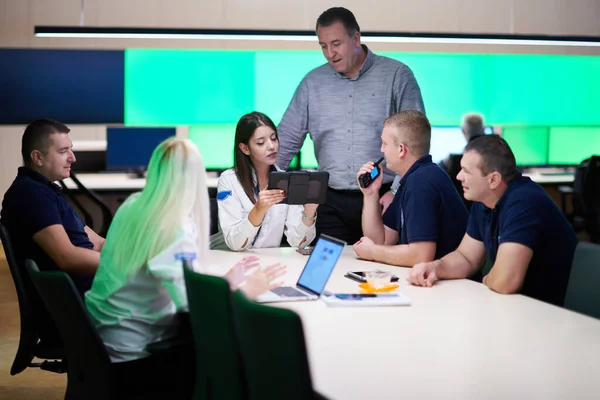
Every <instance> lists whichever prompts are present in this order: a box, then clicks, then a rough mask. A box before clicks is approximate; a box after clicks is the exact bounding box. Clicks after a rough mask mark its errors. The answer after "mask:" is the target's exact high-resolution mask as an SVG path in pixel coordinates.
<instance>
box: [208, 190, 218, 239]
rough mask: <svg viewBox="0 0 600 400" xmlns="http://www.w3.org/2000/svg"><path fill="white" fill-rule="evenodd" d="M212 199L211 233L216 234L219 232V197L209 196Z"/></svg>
mask: <svg viewBox="0 0 600 400" xmlns="http://www.w3.org/2000/svg"><path fill="white" fill-rule="evenodd" d="M209 201H210V234H211V235H214V234H215V233H217V232H219V205H218V204H217V199H216V198H214V197H210V198H209Z"/></svg>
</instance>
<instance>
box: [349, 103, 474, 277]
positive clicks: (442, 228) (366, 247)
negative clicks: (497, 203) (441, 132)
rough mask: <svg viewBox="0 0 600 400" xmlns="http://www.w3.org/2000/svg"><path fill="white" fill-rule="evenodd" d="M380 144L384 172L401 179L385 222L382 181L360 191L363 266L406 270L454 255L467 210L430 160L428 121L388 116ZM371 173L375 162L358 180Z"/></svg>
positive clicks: (409, 113) (412, 115) (407, 114)
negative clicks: (370, 263)
mask: <svg viewBox="0 0 600 400" xmlns="http://www.w3.org/2000/svg"><path fill="white" fill-rule="evenodd" d="M381 141H382V144H381V152H382V153H383V154H384V157H385V161H386V164H387V168H388V169H389V170H391V171H393V172H396V173H398V174H399V175H401V176H402V179H401V181H400V187H399V189H398V192H397V193H396V196H395V197H394V200H393V202H392V203H391V204H390V206H389V207H388V209H387V210H386V212H385V213H384V214H383V216H382V215H381V206H380V204H379V189H380V188H381V184H382V182H383V178H382V175H381V174H380V175H379V176H377V177H376V178H375V179H374V180H373V181H372V182H371V183H370V184H369V185H368V186H367V187H362V186H361V187H360V190H361V192H362V194H363V197H364V200H363V209H362V229H363V232H364V236H363V237H362V238H361V240H359V241H358V242H357V243H356V244H355V245H354V251H355V252H356V254H357V255H358V256H359V257H361V258H363V259H365V260H372V261H378V262H383V263H386V264H392V265H399V266H410V267H412V266H413V265H415V264H417V263H419V262H424V261H432V260H434V259H436V258H438V255H439V256H441V257H443V255H446V254H448V253H450V252H452V251H454V250H455V249H456V248H457V247H458V245H459V243H460V240H461V238H462V236H463V235H464V233H465V231H466V228H467V218H468V214H467V209H466V208H465V205H464V204H463V202H462V200H461V198H460V196H459V194H458V192H457V191H456V189H455V187H454V185H453V184H452V181H451V180H450V177H448V175H447V174H446V173H445V172H444V171H443V170H442V169H441V168H440V167H439V166H438V165H437V164H434V163H433V162H432V160H431V156H430V155H429V148H430V141H431V125H430V124H429V121H428V119H427V117H426V116H425V115H424V114H423V113H421V112H419V111H416V110H406V111H400V112H398V113H396V114H394V115H392V116H391V117H389V118H387V119H386V120H385V122H384V127H383V132H382V134H381ZM374 168H375V166H374V163H373V162H368V163H366V164H365V165H363V166H362V167H361V169H360V170H359V171H358V174H357V176H356V178H357V180H360V177H361V176H362V175H364V174H370V173H371V172H372V171H373V169H374Z"/></svg>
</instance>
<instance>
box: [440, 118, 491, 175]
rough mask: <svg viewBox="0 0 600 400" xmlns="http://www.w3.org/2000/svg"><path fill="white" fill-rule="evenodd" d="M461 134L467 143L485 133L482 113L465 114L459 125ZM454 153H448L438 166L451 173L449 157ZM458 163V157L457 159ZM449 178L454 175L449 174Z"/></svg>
mask: <svg viewBox="0 0 600 400" xmlns="http://www.w3.org/2000/svg"><path fill="white" fill-rule="evenodd" d="M460 128H461V130H462V133H463V135H465V140H466V141H467V144H468V143H471V141H473V140H475V139H476V138H478V137H479V136H483V135H485V124H484V122H483V115H481V114H477V113H469V114H465V115H464V116H463V119H462V124H461V126H460ZM453 155H454V154H449V155H448V157H446V158H445V159H443V160H442V161H441V162H440V167H442V168H443V169H444V170H445V171H446V172H447V173H448V174H453V172H452V170H451V169H452V168H451V167H452V166H451V165H450V163H451V157H452V156H453ZM457 162H458V163H459V164H460V159H458V161H457ZM450 177H451V178H453V179H454V178H455V177H454V176H450Z"/></svg>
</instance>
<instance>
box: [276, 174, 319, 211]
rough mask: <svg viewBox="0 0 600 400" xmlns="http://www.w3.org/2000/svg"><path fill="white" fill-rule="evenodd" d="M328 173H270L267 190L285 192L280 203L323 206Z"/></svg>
mask: <svg viewBox="0 0 600 400" xmlns="http://www.w3.org/2000/svg"><path fill="white" fill-rule="evenodd" d="M328 184H329V172H325V171H288V172H284V171H272V172H271V173H270V174H269V186H268V189H281V190H283V191H284V192H285V195H286V196H285V199H284V200H283V201H282V203H287V204H307V203H313V204H323V203H325V200H326V199H327V185H328Z"/></svg>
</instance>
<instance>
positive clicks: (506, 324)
mask: <svg viewBox="0 0 600 400" xmlns="http://www.w3.org/2000/svg"><path fill="white" fill-rule="evenodd" d="M248 253H253V254H257V255H259V256H260V258H261V263H262V264H263V265H269V264H270V263H274V262H282V263H285V264H286V265H287V266H288V273H287V274H286V276H285V277H284V279H285V281H286V284H295V283H296V280H297V279H298V277H299V274H300V272H301V270H302V268H303V266H304V264H305V262H306V260H307V256H302V255H300V254H298V253H296V252H295V250H294V249H293V248H276V249H259V250H249V251H246V252H244V253H235V252H228V251H219V250H211V261H212V262H218V263H219V264H220V265H221V266H222V267H224V268H225V267H228V266H231V265H233V264H234V263H235V262H236V261H238V260H239V259H240V258H242V257H244V256H245V255H247V254H248ZM377 268H379V269H383V270H390V271H393V272H394V273H395V274H396V275H397V276H399V277H400V281H399V284H400V287H399V290H400V291H401V292H402V293H404V294H406V295H408V296H409V297H410V298H411V300H412V305H411V306H408V307H377V308H375V307H365V308H356V307H349V308H333V307H328V306H327V305H326V304H325V303H323V302H322V301H320V300H318V301H303V302H288V303H276V304H273V305H274V306H276V307H285V308H289V309H292V310H294V311H296V312H297V313H298V314H299V315H300V316H301V318H302V322H303V325H304V332H305V336H306V344H307V349H308V357H309V362H310V368H311V376H312V378H313V385H314V388H315V390H317V391H318V392H319V393H321V394H323V395H325V396H326V397H328V398H330V399H344V400H346V399H398V398H402V399H462V400H464V399H544V400H548V399H597V398H599V396H600V320H596V319H593V318H590V317H587V316H584V315H581V314H577V313H574V312H571V311H568V310H565V309H562V308H559V307H555V306H552V305H549V304H546V303H543V302H540V301H537V300H533V299H531V298H528V297H525V296H521V295H500V294H497V293H494V292H492V291H490V290H489V289H487V287H486V286H484V285H481V284H479V283H475V282H472V281H469V280H453V281H442V282H438V283H436V284H435V285H434V287H432V288H420V287H414V286H410V285H408V284H407V283H406V280H405V277H406V275H407V273H408V272H409V269H408V268H401V267H392V266H387V265H383V264H377V263H371V262H367V261H362V260H358V259H357V258H356V256H355V255H354V252H353V251H352V248H351V247H347V248H346V249H345V250H344V254H343V255H342V257H341V258H340V260H339V262H338V264H337V266H336V268H335V270H334V272H333V274H332V276H331V278H330V280H329V282H328V284H327V287H326V290H328V291H331V292H336V293H358V292H359V288H358V286H357V285H358V283H357V282H355V281H352V280H350V279H347V278H344V277H343V275H344V274H345V273H346V271H350V270H366V269H377ZM273 351H274V350H273Z"/></svg>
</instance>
